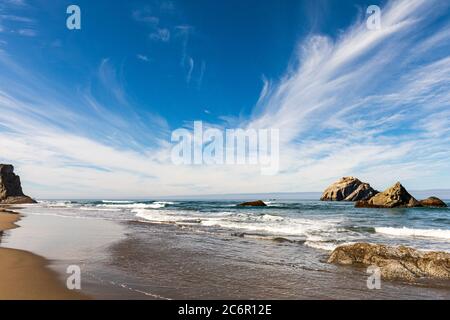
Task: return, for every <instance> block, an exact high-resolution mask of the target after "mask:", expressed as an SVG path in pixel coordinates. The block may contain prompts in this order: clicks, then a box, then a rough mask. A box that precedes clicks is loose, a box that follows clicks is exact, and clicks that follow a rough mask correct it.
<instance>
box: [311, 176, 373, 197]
mask: <svg viewBox="0 0 450 320" xmlns="http://www.w3.org/2000/svg"><path fill="white" fill-rule="evenodd" d="M377 193H378V191H376V190H375V189H373V188H372V187H371V186H370V184H368V183H365V182H361V181H360V180H359V179H357V178H354V177H344V178H342V179H341V180H339V181H337V182H335V183H333V184H332V185H331V186H329V187H328V188H326V189H325V191H324V192H323V194H322V197H321V198H320V200H322V201H358V200H367V199H370V198H371V197H373V196H374V195H376V194H377Z"/></svg>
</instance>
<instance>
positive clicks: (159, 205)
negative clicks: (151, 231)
mask: <svg viewBox="0 0 450 320" xmlns="http://www.w3.org/2000/svg"><path fill="white" fill-rule="evenodd" d="M170 204H174V203H173V202H167V201H155V202H152V203H106V204H98V205H97V207H102V208H116V209H160V208H164V207H165V206H166V205H170Z"/></svg>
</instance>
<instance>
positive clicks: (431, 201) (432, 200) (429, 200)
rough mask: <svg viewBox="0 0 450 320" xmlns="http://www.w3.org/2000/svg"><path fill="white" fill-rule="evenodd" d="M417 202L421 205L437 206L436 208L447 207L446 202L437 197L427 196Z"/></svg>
mask: <svg viewBox="0 0 450 320" xmlns="http://www.w3.org/2000/svg"><path fill="white" fill-rule="evenodd" d="M419 202H420V204H421V205H422V206H423V207H438V208H445V207H447V204H446V203H445V202H444V201H442V200H441V199H439V198H437V197H429V198H427V199H425V200H421V201H419Z"/></svg>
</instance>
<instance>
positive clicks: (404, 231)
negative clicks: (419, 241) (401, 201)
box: [375, 227, 450, 239]
mask: <svg viewBox="0 0 450 320" xmlns="http://www.w3.org/2000/svg"><path fill="white" fill-rule="evenodd" d="M375 231H376V232H377V233H381V234H387V235H391V236H401V237H424V238H437V239H450V230H442V229H411V228H406V227H403V228H392V227H379V228H375Z"/></svg>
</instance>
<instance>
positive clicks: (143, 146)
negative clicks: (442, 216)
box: [0, 0, 450, 198]
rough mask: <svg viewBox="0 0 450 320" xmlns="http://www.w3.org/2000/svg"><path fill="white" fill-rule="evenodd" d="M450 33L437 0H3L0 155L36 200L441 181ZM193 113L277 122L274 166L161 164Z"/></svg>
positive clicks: (449, 177) (420, 185)
mask: <svg viewBox="0 0 450 320" xmlns="http://www.w3.org/2000/svg"><path fill="white" fill-rule="evenodd" d="M70 4H77V5H78V6H79V7H80V8H81V17H82V29H81V30H72V31H71V30H68V29H67V28H66V18H67V16H68V15H67V14H66V8H67V6H68V5H70ZM372 4H376V5H379V6H380V7H381V8H382V11H381V12H382V16H381V19H382V20H381V22H382V28H381V30H368V29H367V27H366V24H365V19H366V18H367V15H366V13H365V10H366V8H367V7H368V6H369V5H372ZM449 30H450V11H449V4H448V1H445V0H431V1H430V0H427V1H425V0H410V1H393V2H389V1H370V2H368V1H332V0H329V1H324V0H323V1H312V0H305V1H287V0H285V1H279V0H278V1H275V0H274V1H269V0H268V1H256V0H246V1H237V0H231V1H206V0H198V1H168V0H166V1H164V0H162V1H101V0H96V1H76V2H69V1H44V0H41V1H32V0H2V1H1V2H0V148H1V149H0V150H2V151H1V152H0V161H1V162H7V163H13V164H15V166H16V168H17V171H19V173H20V174H21V176H22V180H23V182H24V187H25V190H26V191H27V192H28V193H30V194H31V195H33V196H36V197H41V198H53V197H71V198H86V197H106V198H108V197H109V198H113V197H115V198H117V197H122V198H126V197H147V196H148V197H152V196H158V195H183V194H207V193H238V192H245V193H249V192H250V193H256V192H277V191H278V192H297V191H319V190H321V189H323V188H324V187H325V186H326V185H327V184H329V183H331V182H332V181H333V180H336V179H337V178H339V177H341V176H344V175H355V176H358V177H360V178H361V179H363V180H367V181H370V182H371V183H372V184H373V185H374V186H375V187H377V188H380V189H383V188H385V187H388V185H390V184H392V183H395V182H396V181H397V180H400V181H402V182H403V183H404V184H405V185H406V186H407V187H408V188H411V189H437V188H439V189H442V188H450V182H449V181H450V174H449V172H450V170H449V169H450V164H449V163H450V162H449V159H450V151H449V150H450V148H449V146H450V131H449V127H450V126H449V124H450V90H449V89H450V88H449V86H450V80H449V79H450V57H449V53H450V48H449V46H450V31H449ZM194 120H202V121H204V122H205V123H208V124H209V125H210V126H214V127H219V128H224V129H225V128H236V127H242V128H268V127H274V128H279V129H281V142H282V144H281V148H280V156H281V159H282V162H281V171H280V173H279V174H278V175H276V176H269V177H267V176H261V175H260V174H259V168H254V167H251V166H217V167H214V166H181V167H180V166H174V165H173V164H172V163H171V161H170V147H171V145H170V134H171V132H172V130H175V129H177V128H179V127H183V126H184V127H190V126H192V121H194Z"/></svg>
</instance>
